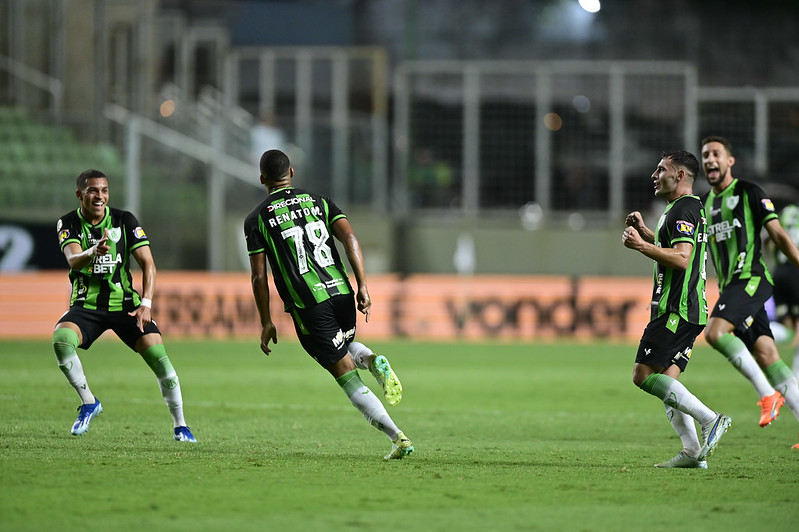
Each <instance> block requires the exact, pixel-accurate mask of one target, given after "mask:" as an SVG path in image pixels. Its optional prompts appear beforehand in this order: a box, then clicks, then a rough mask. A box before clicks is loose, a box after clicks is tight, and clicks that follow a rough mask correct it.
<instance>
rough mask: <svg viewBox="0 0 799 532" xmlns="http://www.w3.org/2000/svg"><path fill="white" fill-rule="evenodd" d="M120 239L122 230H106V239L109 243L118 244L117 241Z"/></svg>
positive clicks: (117, 228) (113, 228)
mask: <svg viewBox="0 0 799 532" xmlns="http://www.w3.org/2000/svg"><path fill="white" fill-rule="evenodd" d="M120 238H122V229H121V228H119V227H112V228H111V229H109V230H108V239H109V240H111V242H119V239H120Z"/></svg>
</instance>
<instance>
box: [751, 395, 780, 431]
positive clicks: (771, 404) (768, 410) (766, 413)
mask: <svg viewBox="0 0 799 532" xmlns="http://www.w3.org/2000/svg"><path fill="white" fill-rule="evenodd" d="M757 404H758V405H760V426H761V427H765V426H767V425H770V424H771V422H772V421H774V420H775V419H777V416H779V415H780V407H781V406H782V405H784V404H785V397H783V396H782V394H781V393H780V392H774V393H773V394H771V395H769V396H768V397H763V398H762V399H760V401H758V402H757Z"/></svg>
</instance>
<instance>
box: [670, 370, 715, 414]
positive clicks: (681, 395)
mask: <svg viewBox="0 0 799 532" xmlns="http://www.w3.org/2000/svg"><path fill="white" fill-rule="evenodd" d="M672 380H673V381H674V382H672V383H671V386H670V387H669V388H668V390H667V391H666V398H665V399H664V400H663V402H664V403H666V404H667V405H669V406H671V407H672V408H676V409H678V410H679V411H681V412H684V413H686V414H688V415H689V416H691V417H692V418H694V419H695V420H697V421H698V422H699V423H701V424H702V425H704V424H705V423H709V422H710V421H712V420H713V419H714V418H715V417H716V413H715V412H714V411H713V410H711V409H709V408H708V407H707V406H705V404H704V403H703V402H702V401H700V400H699V399H697V397H696V396H695V395H694V394H692V393H691V392H690V391H688V388H686V387H685V386H683V384H682V383H681V382H680V381H678V380H677V379H672Z"/></svg>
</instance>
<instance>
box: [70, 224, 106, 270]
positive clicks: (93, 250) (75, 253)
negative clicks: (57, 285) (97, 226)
mask: <svg viewBox="0 0 799 532" xmlns="http://www.w3.org/2000/svg"><path fill="white" fill-rule="evenodd" d="M110 249H111V248H110V247H109V246H108V230H107V229H106V231H105V233H104V234H103V238H101V239H100V240H99V241H97V243H95V244H94V245H93V246H90V247H89V248H87V249H82V248H81V247H80V245H78V244H77V243H74V242H72V243H69V244H67V245H66V246H64V256H65V257H66V259H67V264H69V267H70V268H71V269H73V270H80V269H81V268H84V267H86V266H88V265H89V264H91V263H92V262H94V259H95V257H100V256H102V255H105V254H107V253H108V251H109V250H110Z"/></svg>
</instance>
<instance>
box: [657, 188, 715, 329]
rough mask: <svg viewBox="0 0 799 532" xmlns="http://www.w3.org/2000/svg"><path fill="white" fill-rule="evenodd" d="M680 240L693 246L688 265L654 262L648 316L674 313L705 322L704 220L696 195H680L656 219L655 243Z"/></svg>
mask: <svg viewBox="0 0 799 532" xmlns="http://www.w3.org/2000/svg"><path fill="white" fill-rule="evenodd" d="M680 242H687V243H689V244H691V245H692V246H693V247H692V249H691V260H690V262H689V264H688V268H686V269H685V270H680V269H675V268H668V267H666V266H663V265H661V264H660V263H658V262H657V261H655V266H654V275H655V283H654V289H653V291H652V314H651V319H653V320H654V319H655V318H657V317H659V316H662V315H663V314H669V313H675V314H679V316H680V317H681V318H682V319H684V320H685V321H687V322H689V323H694V324H696V325H706V324H707V295H706V294H705V280H706V277H707V276H706V272H705V264H706V259H707V220H706V218H705V211H704V209H703V208H702V202H701V201H700V200H699V197H698V196H693V195H687V196H680V197H679V198H677V199H675V200H674V201H672V202H671V203H669V204H668V205H667V206H666V210H665V211H663V215H662V216H661V217H660V219H659V220H658V225H657V230H656V231H655V245H656V246H659V247H662V248H673V247H674V246H675V245H676V244H678V243H680Z"/></svg>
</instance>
